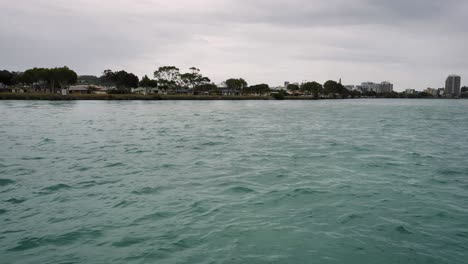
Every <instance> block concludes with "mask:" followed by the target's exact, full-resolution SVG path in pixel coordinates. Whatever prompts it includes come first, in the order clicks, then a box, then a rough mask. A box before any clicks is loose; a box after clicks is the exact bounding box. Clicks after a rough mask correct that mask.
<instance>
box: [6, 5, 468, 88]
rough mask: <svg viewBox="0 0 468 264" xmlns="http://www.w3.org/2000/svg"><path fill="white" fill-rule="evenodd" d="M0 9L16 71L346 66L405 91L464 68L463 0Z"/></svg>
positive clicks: (269, 74) (298, 72)
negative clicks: (38, 68)
mask: <svg viewBox="0 0 468 264" xmlns="http://www.w3.org/2000/svg"><path fill="white" fill-rule="evenodd" d="M0 9H1V10H2V16H0V30H1V32H2V41H1V42H0V58H1V61H0V63H1V64H0V68H9V69H12V70H23V69H25V68H28V67H32V66H59V65H68V66H70V67H72V68H74V69H76V70H77V71H78V72H79V73H82V74H99V73H100V72H101V71H102V70H104V69H107V68H112V69H124V68H125V69H128V70H130V71H134V72H136V73H137V74H139V75H140V76H141V75H142V74H149V73H151V72H152V71H153V70H154V69H155V68H156V67H158V66H161V65H164V64H171V65H178V66H180V67H181V68H188V67H190V66H198V67H200V68H201V69H202V70H204V72H205V73H206V74H208V75H209V76H210V77H212V79H214V80H215V81H222V80H223V79H224V78H227V77H230V76H244V77H245V78H247V79H249V80H250V83H254V82H269V83H270V84H271V85H276V84H280V83H282V82H283V81H284V80H291V81H293V80H298V81H300V80H302V79H303V78H306V76H315V77H316V78H317V80H324V79H327V78H336V77H339V76H337V75H343V77H345V78H347V79H348V81H349V82H354V83H358V82H359V81H363V80H368V79H369V78H370V77H373V78H384V79H390V80H392V81H394V82H395V83H396V87H397V88H398V87H401V89H403V88H406V87H408V86H413V87H415V88H425V86H427V85H432V86H437V85H441V84H442V83H443V79H444V77H445V75H446V74H449V73H452V72H456V73H458V74H461V75H462V76H463V74H464V73H468V69H467V68H468V67H467V66H466V63H465V61H464V59H463V58H465V57H467V56H466V55H467V52H466V51H465V47H466V44H468V37H466V34H464V33H466V31H467V27H466V26H465V24H466V23H464V21H463V20H464V19H465V18H464V16H465V15H464V14H466V13H467V12H468V3H467V2H466V1H464V0H447V1H439V0H406V1H404V0H392V1H388V0H354V1H349V0H276V1H272V0H270V1H267V0H255V1H252V0H195V1H192V0H172V1H159V0H137V1H130V0H123V1H111V0H103V1H93V0H76V1H60V0H48V1H46V0H30V1H26V0H23V1H16V2H12V1H6V0H0ZM351 65H352V66H351ZM408 72H413V74H412V75H411V76H409V75H408V74H407V73H408ZM369 76H370V77H369ZM389 77H390V78H389ZM467 78H468V76H467ZM375 81H379V80H375Z"/></svg>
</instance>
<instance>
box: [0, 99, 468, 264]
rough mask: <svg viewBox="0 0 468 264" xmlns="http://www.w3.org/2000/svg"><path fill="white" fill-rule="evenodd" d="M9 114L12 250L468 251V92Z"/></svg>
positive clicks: (55, 254) (17, 259) (5, 150)
mask: <svg viewBox="0 0 468 264" xmlns="http://www.w3.org/2000/svg"><path fill="white" fill-rule="evenodd" d="M0 113H1V115H2V117H1V119H0V262H1V263H298V264H303V263H392V264H394V263H457V264H458V263H468V162H467V159H468V100H378V99H376V100H336V101H235V102H231V101H206V102H198V101H164V102H137V101H134V102H133V101H131V102H114V101H96V102H41V101H0Z"/></svg>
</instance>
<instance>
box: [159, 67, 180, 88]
mask: <svg viewBox="0 0 468 264" xmlns="http://www.w3.org/2000/svg"><path fill="white" fill-rule="evenodd" d="M154 78H155V79H156V80H157V82H158V84H159V87H161V88H162V89H165V90H168V89H177V88H178V87H180V84H181V79H180V70H179V68H177V67H175V66H163V67H159V68H158V70H156V71H155V72H154Z"/></svg>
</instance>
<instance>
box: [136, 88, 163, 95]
mask: <svg viewBox="0 0 468 264" xmlns="http://www.w3.org/2000/svg"><path fill="white" fill-rule="evenodd" d="M132 93H136V94H143V95H148V94H161V93H162V91H160V90H159V89H158V88H155V87H138V88H132Z"/></svg>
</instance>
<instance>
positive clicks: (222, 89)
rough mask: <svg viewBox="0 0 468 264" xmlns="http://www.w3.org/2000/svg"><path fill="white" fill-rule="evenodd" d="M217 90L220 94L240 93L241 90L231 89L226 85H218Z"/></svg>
mask: <svg viewBox="0 0 468 264" xmlns="http://www.w3.org/2000/svg"><path fill="white" fill-rule="evenodd" d="M218 92H219V93H220V94H221V95H227V96H228V95H241V91H240V90H237V89H231V88H227V87H220V88H218Z"/></svg>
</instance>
